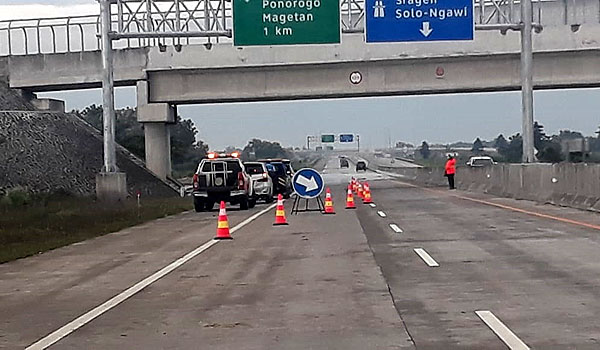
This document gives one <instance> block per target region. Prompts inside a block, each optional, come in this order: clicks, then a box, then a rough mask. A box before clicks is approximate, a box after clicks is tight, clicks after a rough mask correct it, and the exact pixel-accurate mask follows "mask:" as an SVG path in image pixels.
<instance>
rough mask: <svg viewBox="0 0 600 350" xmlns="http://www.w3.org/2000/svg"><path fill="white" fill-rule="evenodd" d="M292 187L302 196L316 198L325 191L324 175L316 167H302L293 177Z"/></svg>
mask: <svg viewBox="0 0 600 350" xmlns="http://www.w3.org/2000/svg"><path fill="white" fill-rule="evenodd" d="M292 187H293V188H294V192H296V194H297V195H299V196H300V197H302V198H316V197H318V196H319V195H320V194H321V192H323V187H324V183H323V177H322V176H321V174H319V172H318V171H316V170H315V169H311V168H304V169H300V170H298V171H297V172H296V174H295V175H294V178H293V179H292Z"/></svg>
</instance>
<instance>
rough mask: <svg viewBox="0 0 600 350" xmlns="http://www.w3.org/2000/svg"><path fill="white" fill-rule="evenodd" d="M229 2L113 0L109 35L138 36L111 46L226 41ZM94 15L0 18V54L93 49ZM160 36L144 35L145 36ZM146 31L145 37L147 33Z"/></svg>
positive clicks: (491, 14)
mask: <svg viewBox="0 0 600 350" xmlns="http://www.w3.org/2000/svg"><path fill="white" fill-rule="evenodd" d="M546 2H553V3H556V1H555V0H551V1H548V0H533V3H534V7H535V11H534V13H535V15H534V22H537V23H541V22H542V18H541V17H542V7H543V3H546ZM231 4H232V2H231V0H194V1H189V0H119V1H117V2H116V3H115V4H113V5H112V7H111V13H112V15H111V21H112V28H113V30H114V31H115V33H127V34H128V35H130V34H134V35H135V34H139V36H140V38H135V39H131V38H130V39H121V40H115V41H113V46H114V48H115V49H125V48H132V47H147V46H159V45H190V44H206V43H213V42H214V43H218V42H220V41H226V42H229V41H231V39H230V38H231V31H232V28H231V27H232V9H231ZM364 5H365V1H364V0H342V1H341V3H340V6H341V27H342V32H343V33H361V32H363V31H364V28H363V23H364V18H365V15H364V14H365V8H364ZM474 6H475V7H474V11H475V12H474V17H475V22H476V27H477V29H496V27H495V26H497V25H507V24H510V25H515V26H516V25H518V23H519V21H520V15H519V6H520V1H519V0H475V3H474ZM99 31H100V16H99V15H96V14H94V15H87V16H68V17H58V18H32V19H15V20H3V21H0V56H12V55H31V54H53V53H66V52H83V51H96V50H99V49H100V40H99V38H98V35H97V34H98V33H99ZM157 33H158V34H160V35H157V36H161V38H160V39H159V38H144V36H151V34H157ZM175 33H194V34H198V35H197V37H194V38H180V37H169V34H173V36H175ZM148 34H150V35H148Z"/></svg>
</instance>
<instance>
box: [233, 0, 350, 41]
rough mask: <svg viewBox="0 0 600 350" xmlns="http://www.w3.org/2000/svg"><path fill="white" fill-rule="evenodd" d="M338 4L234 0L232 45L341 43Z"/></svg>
mask: <svg viewBox="0 0 600 350" xmlns="http://www.w3.org/2000/svg"><path fill="white" fill-rule="evenodd" d="M340 35H341V30H340V2H339V0H233V44H234V45H235V46H253V45H299V44H339V43H340Z"/></svg>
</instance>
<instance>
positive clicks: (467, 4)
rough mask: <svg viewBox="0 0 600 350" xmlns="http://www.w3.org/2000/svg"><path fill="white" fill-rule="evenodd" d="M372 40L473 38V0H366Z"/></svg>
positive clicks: (369, 41)
mask: <svg viewBox="0 0 600 350" xmlns="http://www.w3.org/2000/svg"><path fill="white" fill-rule="evenodd" d="M365 14H366V30H365V32H366V37H367V38H366V39H367V42H368V43H376V42H400V41H439V40H473V33H474V30H475V22H474V19H473V0H365Z"/></svg>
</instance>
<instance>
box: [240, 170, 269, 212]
mask: <svg viewBox="0 0 600 350" xmlns="http://www.w3.org/2000/svg"><path fill="white" fill-rule="evenodd" d="M244 167H245V168H246V172H247V173H248V175H250V178H251V179H252V189H253V190H254V197H255V198H257V199H262V200H264V201H265V202H266V203H271V202H272V201H273V179H271V176H269V171H268V170H267V166H266V165H265V164H264V163H261V162H245V163H244Z"/></svg>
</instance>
